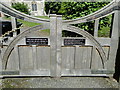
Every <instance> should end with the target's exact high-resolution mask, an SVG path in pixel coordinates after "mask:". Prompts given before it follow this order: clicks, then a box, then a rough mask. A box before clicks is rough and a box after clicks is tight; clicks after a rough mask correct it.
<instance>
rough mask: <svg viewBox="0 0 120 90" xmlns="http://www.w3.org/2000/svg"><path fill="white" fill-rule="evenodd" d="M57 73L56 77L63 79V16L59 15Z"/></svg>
mask: <svg viewBox="0 0 120 90" xmlns="http://www.w3.org/2000/svg"><path fill="white" fill-rule="evenodd" d="M56 43H57V58H56V60H57V67H56V69H57V71H56V75H57V76H56V77H61V59H62V56H61V46H62V15H57V42H56Z"/></svg>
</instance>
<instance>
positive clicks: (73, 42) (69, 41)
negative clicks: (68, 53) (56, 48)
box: [64, 39, 85, 46]
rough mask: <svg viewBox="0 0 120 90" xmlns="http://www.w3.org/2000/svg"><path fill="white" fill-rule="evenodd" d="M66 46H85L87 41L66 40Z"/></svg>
mask: <svg viewBox="0 0 120 90" xmlns="http://www.w3.org/2000/svg"><path fill="white" fill-rule="evenodd" d="M64 45H65V46H69V45H70V46H71V45H85V39H64Z"/></svg>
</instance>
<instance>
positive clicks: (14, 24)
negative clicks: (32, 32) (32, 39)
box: [11, 16, 17, 37]
mask: <svg viewBox="0 0 120 90" xmlns="http://www.w3.org/2000/svg"><path fill="white" fill-rule="evenodd" d="M11 25H12V29H15V28H16V25H17V23H16V18H15V17H12V16H11ZM16 35H17V33H16V32H13V37H15V36H16Z"/></svg>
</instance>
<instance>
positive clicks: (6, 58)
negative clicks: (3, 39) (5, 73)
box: [2, 25, 48, 69]
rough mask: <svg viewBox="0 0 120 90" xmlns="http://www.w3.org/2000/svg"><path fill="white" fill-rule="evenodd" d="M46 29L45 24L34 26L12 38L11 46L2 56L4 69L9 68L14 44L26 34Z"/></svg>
mask: <svg viewBox="0 0 120 90" xmlns="http://www.w3.org/2000/svg"><path fill="white" fill-rule="evenodd" d="M44 29H48V28H47V27H46V26H45V25H38V26H34V27H32V28H29V29H27V30H25V31H24V32H22V33H21V34H19V35H18V36H17V37H15V38H14V40H12V41H11V42H10V44H9V46H8V47H7V49H6V50H5V53H4V55H3V58H2V63H3V66H2V68H3V69H6V68H7V62H8V58H9V56H10V54H11V52H12V50H13V49H14V46H15V45H16V44H17V43H18V41H20V40H21V39H23V38H24V37H25V36H26V35H28V34H30V33H32V32H34V31H38V30H44Z"/></svg>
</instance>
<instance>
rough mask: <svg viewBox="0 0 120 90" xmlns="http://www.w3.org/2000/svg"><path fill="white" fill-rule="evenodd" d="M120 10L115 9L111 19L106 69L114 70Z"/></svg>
mask: <svg viewBox="0 0 120 90" xmlns="http://www.w3.org/2000/svg"><path fill="white" fill-rule="evenodd" d="M119 15H120V11H118V10H117V11H115V14H114V19H113V27H112V35H111V45H110V52H109V62H108V65H107V69H108V70H112V71H114V70H115V59H116V53H117V49H118V40H119V28H118V27H120V26H119V25H118V22H119V21H120V17H119Z"/></svg>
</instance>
